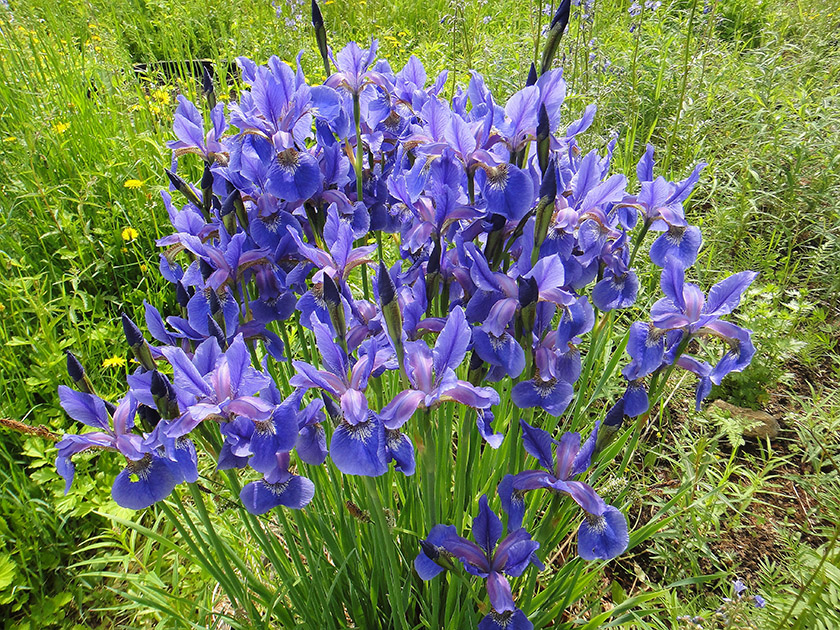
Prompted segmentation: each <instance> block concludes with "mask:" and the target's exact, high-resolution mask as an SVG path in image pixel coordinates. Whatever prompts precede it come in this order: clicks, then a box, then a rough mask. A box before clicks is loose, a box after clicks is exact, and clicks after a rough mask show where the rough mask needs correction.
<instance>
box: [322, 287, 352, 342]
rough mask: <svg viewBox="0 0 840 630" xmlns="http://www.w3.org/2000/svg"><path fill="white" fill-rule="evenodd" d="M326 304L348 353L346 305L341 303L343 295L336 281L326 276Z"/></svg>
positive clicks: (339, 337) (339, 338)
mask: <svg viewBox="0 0 840 630" xmlns="http://www.w3.org/2000/svg"><path fill="white" fill-rule="evenodd" d="M323 286H324V302H325V303H326V305H327V312H329V314H330V321H331V322H332V324H333V328H335V332H336V334H337V335H338V341H339V343H340V344H341V347H342V348H344V351H345V352H346V351H347V321H346V320H345V318H344V305H343V304H342V303H341V294H340V293H339V292H338V287H337V286H336V284H335V281H334V280H333V279H332V278H331V277H330V276H329V274H326V273H325V274H324V280H323Z"/></svg>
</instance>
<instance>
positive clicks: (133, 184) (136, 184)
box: [123, 179, 143, 188]
mask: <svg viewBox="0 0 840 630" xmlns="http://www.w3.org/2000/svg"><path fill="white" fill-rule="evenodd" d="M142 185H143V182H141V181H140V180H139V179H129V180H127V181H126V182H125V184H123V186H125V187H126V188H140V187H141V186H142Z"/></svg>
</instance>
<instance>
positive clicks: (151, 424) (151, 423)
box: [137, 405, 160, 433]
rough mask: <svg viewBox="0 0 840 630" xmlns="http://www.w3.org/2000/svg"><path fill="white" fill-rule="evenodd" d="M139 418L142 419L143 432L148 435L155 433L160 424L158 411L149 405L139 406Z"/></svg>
mask: <svg viewBox="0 0 840 630" xmlns="http://www.w3.org/2000/svg"><path fill="white" fill-rule="evenodd" d="M137 416H138V417H139V418H140V423H141V424H142V425H143V430H144V431H146V433H151V432H152V431H154V430H155V427H156V426H157V424H158V422H160V414H159V413H158V412H157V409H153V408H152V407H149V406H148V405H140V406H138V407H137Z"/></svg>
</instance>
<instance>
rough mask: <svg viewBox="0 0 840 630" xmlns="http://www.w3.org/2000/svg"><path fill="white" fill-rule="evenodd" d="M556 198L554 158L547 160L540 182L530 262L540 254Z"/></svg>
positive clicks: (532, 262)
mask: <svg viewBox="0 0 840 630" xmlns="http://www.w3.org/2000/svg"><path fill="white" fill-rule="evenodd" d="M556 198H557V169H556V167H555V165H554V159H551V160H550V161H549V162H548V165H547V168H546V169H545V171H544V172H543V178H542V183H541V184H540V200H539V202H537V220H536V223H535V225H534V249H533V251H532V252H531V264H532V265H535V264H536V263H537V259H538V258H539V254H540V247H541V246H542V244H543V241H545V237H546V236H547V235H548V226H549V225H550V224H551V217H552V216H554V201H555V199H556Z"/></svg>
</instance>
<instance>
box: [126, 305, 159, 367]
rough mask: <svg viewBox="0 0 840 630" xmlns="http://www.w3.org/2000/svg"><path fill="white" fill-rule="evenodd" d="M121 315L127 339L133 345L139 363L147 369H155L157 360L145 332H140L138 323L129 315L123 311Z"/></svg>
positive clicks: (132, 349)
mask: <svg viewBox="0 0 840 630" xmlns="http://www.w3.org/2000/svg"><path fill="white" fill-rule="evenodd" d="M121 317H122V325H123V333H125V340H126V341H127V342H128V345H129V346H130V347H131V351H132V352H133V353H134V358H135V359H137V361H138V363H140V365H142V366H143V368H145V369H146V370H154V369H155V366H156V364H155V360H154V358H153V357H152V352H151V350H149V346H148V344H146V340H145V339H144V338H143V333H141V332H140V329H139V328H138V327H137V324H135V323H134V322H133V321H131V318H129V316H128V315H126V314H125V313H122V315H121Z"/></svg>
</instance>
